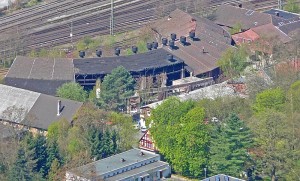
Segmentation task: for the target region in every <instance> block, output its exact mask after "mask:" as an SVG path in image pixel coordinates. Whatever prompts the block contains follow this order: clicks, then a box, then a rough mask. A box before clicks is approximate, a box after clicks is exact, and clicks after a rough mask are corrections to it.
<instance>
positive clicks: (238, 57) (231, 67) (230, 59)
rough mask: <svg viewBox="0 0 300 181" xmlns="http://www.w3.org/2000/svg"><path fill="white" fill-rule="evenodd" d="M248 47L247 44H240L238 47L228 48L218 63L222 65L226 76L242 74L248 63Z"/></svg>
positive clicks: (231, 76)
mask: <svg viewBox="0 0 300 181" xmlns="http://www.w3.org/2000/svg"><path fill="white" fill-rule="evenodd" d="M247 57H248V53H247V49H246V47H245V46H239V47H238V48H237V49H234V48H228V49H227V50H226V51H225V52H224V53H223V54H222V56H221V58H220V59H219V60H218V62H217V64H218V65H219V66H220V67H221V69H222V71H223V72H224V74H225V75H226V76H229V77H230V78H233V77H236V76H240V74H241V73H242V71H243V70H244V69H245V68H246V66H247V65H248V63H247Z"/></svg>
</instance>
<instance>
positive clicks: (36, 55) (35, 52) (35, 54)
mask: <svg viewBox="0 0 300 181" xmlns="http://www.w3.org/2000/svg"><path fill="white" fill-rule="evenodd" d="M29 56H30V57H33V58H34V57H38V52H37V51H36V50H35V49H32V50H31V51H30V53H29Z"/></svg>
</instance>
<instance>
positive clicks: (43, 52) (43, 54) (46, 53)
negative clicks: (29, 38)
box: [38, 48, 48, 57]
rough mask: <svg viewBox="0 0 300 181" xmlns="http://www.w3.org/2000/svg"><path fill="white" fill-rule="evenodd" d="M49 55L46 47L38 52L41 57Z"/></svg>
mask: <svg viewBox="0 0 300 181" xmlns="http://www.w3.org/2000/svg"><path fill="white" fill-rule="evenodd" d="M47 55H48V51H47V50H46V49H44V48H43V49H41V50H40V51H39V52H38V56H39V57H46V56H47Z"/></svg>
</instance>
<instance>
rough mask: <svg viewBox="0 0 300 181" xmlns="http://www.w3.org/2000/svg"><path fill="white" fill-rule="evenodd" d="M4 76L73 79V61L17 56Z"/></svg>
mask: <svg viewBox="0 0 300 181" xmlns="http://www.w3.org/2000/svg"><path fill="white" fill-rule="evenodd" d="M6 77H11V78H24V79H40V80H73V79H74V68H73V62H72V59H66V58H31V57H24V56H17V57H16V59H15V61H14V62H13V64H12V66H11V68H10V69H9V72H8V73H7V75H6Z"/></svg>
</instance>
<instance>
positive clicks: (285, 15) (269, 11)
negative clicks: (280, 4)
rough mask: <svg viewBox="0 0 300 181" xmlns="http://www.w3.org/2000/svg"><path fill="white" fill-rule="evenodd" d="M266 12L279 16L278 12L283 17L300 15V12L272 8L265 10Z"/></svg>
mask: <svg viewBox="0 0 300 181" xmlns="http://www.w3.org/2000/svg"><path fill="white" fill-rule="evenodd" d="M264 13H266V14H270V15H273V16H277V15H276V13H278V15H279V17H280V18H283V19H293V18H299V16H300V15H299V14H296V13H291V12H288V11H284V10H281V9H270V10H267V11H264Z"/></svg>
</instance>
